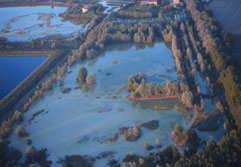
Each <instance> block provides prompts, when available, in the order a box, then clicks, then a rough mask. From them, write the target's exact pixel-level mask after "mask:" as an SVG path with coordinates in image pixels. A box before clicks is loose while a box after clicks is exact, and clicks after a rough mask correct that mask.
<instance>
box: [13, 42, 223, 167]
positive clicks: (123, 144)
mask: <svg viewBox="0 0 241 167" xmlns="http://www.w3.org/2000/svg"><path fill="white" fill-rule="evenodd" d="M110 48H111V49H110ZM110 48H109V49H107V51H106V52H105V54H103V55H102V56H99V57H98V58H97V59H95V60H90V61H87V62H84V63H83V64H77V65H75V66H74V67H72V68H69V69H68V74H67V75H66V77H65V78H64V86H59V85H55V87H54V89H53V90H52V91H50V92H47V93H46V94H45V96H44V98H42V99H39V100H38V101H36V102H35V103H33V104H32V106H30V108H29V110H28V111H27V112H26V113H25V114H24V123H23V124H24V126H25V128H26V131H27V132H28V133H29V134H30V136H29V137H28V138H23V139H20V138H19V137H17V136H16V134H14V133H13V134H12V135H11V136H10V138H9V139H10V141H11V146H13V147H15V148H18V149H20V150H22V151H24V150H25V148H26V147H27V140H28V139H31V140H32V142H33V146H34V147H36V148H37V149H42V148H47V149H48V153H49V154H50V156H49V160H51V161H53V166H61V165H60V164H58V163H57V162H58V160H59V158H63V157H64V156H66V155H73V154H79V155H88V156H92V157H98V156H99V155H101V154H103V153H108V155H109V156H107V157H104V158H100V159H96V162H95V164H94V165H95V166H106V165H107V163H108V161H109V160H111V159H115V160H117V161H119V162H121V160H122V159H123V158H124V157H125V155H126V154H127V153H128V152H134V153H136V154H141V155H147V154H148V153H150V152H156V151H159V150H160V148H159V147H157V146H156V145H155V141H156V139H158V140H160V143H161V145H162V146H163V147H165V146H166V145H168V144H173V141H172V139H171V131H172V130H173V129H174V126H175V125H176V124H177V123H178V124H180V125H181V126H183V127H184V128H185V129H187V128H189V127H190V125H191V123H192V120H193V115H194V114H193V112H192V111H191V112H187V113H183V112H180V111H177V110H175V109H170V110H154V106H155V105H160V106H168V105H169V106H170V105H175V104H177V103H180V102H179V100H178V99H168V100H156V101H143V102H132V101H128V100H127V99H126V96H127V95H128V90H127V80H128V77H129V76H130V75H131V74H136V73H139V72H142V73H144V74H145V75H146V76H147V80H148V81H155V82H164V81H166V79H170V80H175V79H177V76H176V72H175V66H174V62H173V56H172V51H171V50H170V49H168V48H167V47H166V45H165V44H164V43H162V42H160V43H156V44H154V45H153V46H149V47H145V48H143V47H140V46H132V45H129V44H125V45H118V47H115V46H113V47H110ZM113 62H115V63H113ZM81 66H84V67H86V68H87V70H88V72H89V73H90V72H94V73H95V74H96V84H95V85H94V86H92V87H89V89H90V90H89V91H88V92H86V93H83V92H82V91H81V89H80V87H81V86H82V85H81V84H79V83H76V79H77V75H78V69H79V68H80V67H81ZM66 88H68V90H69V91H68V92H67V93H63V90H65V89H66ZM151 121H154V122H155V123H157V124H156V127H155V128H150V127H149V128H147V127H141V128H140V130H141V136H140V138H138V139H137V140H136V141H127V140H126V139H125V137H124V136H123V135H121V133H120V129H121V128H124V127H133V126H135V125H136V126H140V125H141V124H143V123H150V122H151ZM199 134H200V135H202V136H203V137H204V138H206V137H208V136H209V135H212V133H211V132H210V133H204V132H202V133H201V132H200V133H199ZM213 134H214V139H216V138H219V136H221V135H220V134H221V133H220V131H217V132H215V133H213ZM113 135H117V139H116V141H112V142H111V141H110V139H111V138H112V137H113ZM215 135H216V136H215ZM144 142H148V143H149V144H150V145H152V146H154V149H153V150H151V151H147V150H146V148H145V147H144Z"/></svg>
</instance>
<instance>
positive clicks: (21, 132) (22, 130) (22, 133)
mask: <svg viewBox="0 0 241 167" xmlns="http://www.w3.org/2000/svg"><path fill="white" fill-rule="evenodd" d="M15 132H16V134H17V135H18V136H19V137H24V136H26V135H27V133H26V132H25V128H24V127H23V126H22V125H19V126H18V127H17V129H16V131H15Z"/></svg>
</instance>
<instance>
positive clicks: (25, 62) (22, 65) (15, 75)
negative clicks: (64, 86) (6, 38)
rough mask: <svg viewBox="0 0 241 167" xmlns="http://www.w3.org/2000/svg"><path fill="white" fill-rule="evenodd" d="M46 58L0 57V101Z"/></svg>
mask: <svg viewBox="0 0 241 167" xmlns="http://www.w3.org/2000/svg"><path fill="white" fill-rule="evenodd" d="M46 58H47V57H44V56H35V57H32V56H25V57H24V56H23V57H22V56H19V57H0V78H1V82H0V100H1V99H2V98H4V97H5V96H6V95H7V94H8V93H10V92H11V91H12V90H13V89H14V88H15V87H16V86H17V85H18V84H19V83H20V82H21V81H23V80H24V79H25V78H26V77H27V76H28V75H29V74H31V73H32V72H33V71H34V70H35V69H36V68H37V67H38V66H39V65H40V64H41V63H42V62H43V61H44V60H45V59H46Z"/></svg>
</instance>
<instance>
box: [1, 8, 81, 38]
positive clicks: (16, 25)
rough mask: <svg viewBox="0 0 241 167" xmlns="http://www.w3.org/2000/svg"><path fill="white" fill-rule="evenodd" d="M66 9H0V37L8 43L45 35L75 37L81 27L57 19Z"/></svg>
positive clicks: (59, 18)
mask: <svg viewBox="0 0 241 167" xmlns="http://www.w3.org/2000/svg"><path fill="white" fill-rule="evenodd" d="M66 9H67V8H66V7H56V6H55V7H51V6H31V7H30V6H27V7H8V8H0V15H1V17H0V37H5V38H7V39H8V40H10V41H31V40H33V39H36V38H42V37H45V36H47V35H58V34H62V35H64V36H66V37H68V38H73V37H75V36H76V35H77V34H78V32H79V31H81V25H74V24H73V23H71V22H70V21H63V20H62V18H61V17H59V14H60V13H63V12H64V11H65V10H66Z"/></svg>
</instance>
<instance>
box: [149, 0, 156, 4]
mask: <svg viewBox="0 0 241 167" xmlns="http://www.w3.org/2000/svg"><path fill="white" fill-rule="evenodd" d="M149 5H157V0H149Z"/></svg>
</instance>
